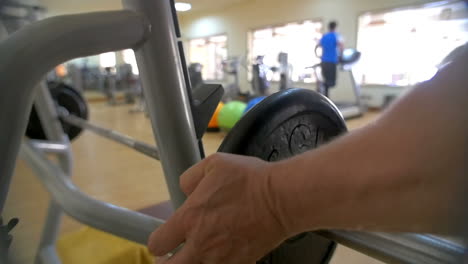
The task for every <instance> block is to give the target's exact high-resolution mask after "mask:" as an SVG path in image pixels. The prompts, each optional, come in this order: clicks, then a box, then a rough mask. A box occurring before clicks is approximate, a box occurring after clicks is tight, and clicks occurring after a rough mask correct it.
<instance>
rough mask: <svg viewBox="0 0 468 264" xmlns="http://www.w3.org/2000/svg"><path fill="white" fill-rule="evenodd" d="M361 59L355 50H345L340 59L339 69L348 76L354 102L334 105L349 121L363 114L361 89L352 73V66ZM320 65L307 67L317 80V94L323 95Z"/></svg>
mask: <svg viewBox="0 0 468 264" xmlns="http://www.w3.org/2000/svg"><path fill="white" fill-rule="evenodd" d="M360 58H361V53H360V52H359V51H357V50H355V49H345V50H344V51H343V53H342V55H341V57H340V62H339V67H340V68H341V70H342V71H343V72H346V73H348V74H349V76H350V79H351V86H352V88H353V97H354V100H353V101H350V102H343V101H336V102H334V103H335V105H336V106H337V107H338V109H340V112H341V114H342V115H343V117H344V118H345V119H351V118H356V117H360V116H362V115H363V113H364V112H365V109H364V106H363V105H362V102H361V87H360V85H359V84H358V83H357V82H356V78H355V76H354V72H353V69H352V68H353V66H354V65H355V64H356V63H357V62H358V61H359V59H360ZM320 65H321V64H320V63H318V64H315V65H314V66H311V67H308V68H310V69H313V72H314V75H315V79H316V80H317V88H316V89H317V92H319V93H323V92H322V91H323V89H324V84H323V77H322V75H321V74H319V72H321V67H320Z"/></svg>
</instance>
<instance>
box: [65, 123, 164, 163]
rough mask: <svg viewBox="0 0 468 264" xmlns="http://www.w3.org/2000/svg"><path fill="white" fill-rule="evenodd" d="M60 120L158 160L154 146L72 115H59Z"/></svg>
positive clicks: (157, 153)
mask: <svg viewBox="0 0 468 264" xmlns="http://www.w3.org/2000/svg"><path fill="white" fill-rule="evenodd" d="M61 119H62V120H63V121H64V122H67V123H69V124H71V125H74V126H77V127H81V128H85V129H88V130H89V131H91V132H94V133H96V134H97V135H100V136H102V137H105V138H108V139H110V140H113V141H115V142H117V143H120V144H123V145H125V146H128V147H130V148H132V149H134V150H136V151H138V152H140V153H142V154H145V155H146V156H149V157H151V158H154V159H157V160H159V152H158V149H157V148H156V147H154V146H151V145H150V144H147V143H145V142H141V141H138V140H136V139H133V138H131V137H129V136H126V135H123V134H121V133H119V132H117V131H114V130H110V129H106V128H102V127H99V126H97V125H94V124H92V123H90V122H88V121H86V120H84V119H81V118H79V117H76V116H73V115H61Z"/></svg>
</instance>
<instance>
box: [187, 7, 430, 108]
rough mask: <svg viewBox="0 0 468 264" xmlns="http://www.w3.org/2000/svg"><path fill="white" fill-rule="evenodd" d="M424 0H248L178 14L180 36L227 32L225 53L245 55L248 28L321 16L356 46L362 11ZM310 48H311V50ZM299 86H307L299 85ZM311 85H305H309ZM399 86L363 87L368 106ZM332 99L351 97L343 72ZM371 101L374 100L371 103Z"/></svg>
mask: <svg viewBox="0 0 468 264" xmlns="http://www.w3.org/2000/svg"><path fill="white" fill-rule="evenodd" d="M427 2H429V1H428V0H426V1H424V0H251V1H249V2H245V3H241V4H238V5H234V6H231V7H229V8H226V9H223V10H218V11H210V12H197V13H186V14H182V15H181V16H180V20H181V27H182V33H183V35H184V38H186V39H191V38H197V37H204V36H210V35H216V34H223V33H226V34H227V35H228V54H229V56H237V55H246V54H247V51H248V50H247V49H248V47H247V45H248V44H247V32H248V31H249V30H251V29H255V28H259V27H263V26H268V25H272V24H281V23H285V22H292V21H299V20H305V19H322V20H323V21H324V22H325V23H328V22H329V21H330V20H337V21H338V23H339V31H340V33H341V34H342V35H343V37H344V39H345V43H346V46H348V47H355V46H356V36H357V22H358V21H357V20H358V16H359V15H360V14H362V13H363V12H366V11H372V10H379V9H387V8H395V7H401V6H408V5H414V4H422V3H427ZM312 48H314V47H311V49H312ZM241 86H242V87H241V88H242V89H243V90H248V89H250V84H249V83H248V81H247V75H246V73H245V72H243V73H242V74H241ZM296 86H297V85H296ZM300 86H303V87H307V86H306V85H304V84H302V85H300ZM312 87H313V86H309V88H312ZM401 90H403V89H398V88H388V87H384V88H382V87H369V88H364V89H363V93H367V94H366V97H367V98H369V97H372V98H375V99H372V100H371V102H370V103H371V105H372V104H374V105H376V104H378V101H379V100H382V97H383V95H384V94H386V93H387V92H389V91H390V92H391V93H395V92H397V93H398V92H399V91H401ZM331 96H332V98H333V99H335V100H351V99H352V90H351V86H350V79H349V77H348V75H347V74H341V75H340V76H339V79H338V85H337V87H336V88H335V89H334V90H333V91H332V95H331ZM373 101H374V102H373Z"/></svg>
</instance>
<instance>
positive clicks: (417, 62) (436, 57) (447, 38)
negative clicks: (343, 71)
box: [356, 1, 468, 86]
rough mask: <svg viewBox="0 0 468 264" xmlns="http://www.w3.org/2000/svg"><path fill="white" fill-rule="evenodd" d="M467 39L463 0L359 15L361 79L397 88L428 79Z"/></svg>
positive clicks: (467, 17)
mask: <svg viewBox="0 0 468 264" xmlns="http://www.w3.org/2000/svg"><path fill="white" fill-rule="evenodd" d="M467 41H468V15H467V10H466V6H465V3H463V2H462V1H444V2H436V3H432V4H428V5H425V6H421V7H418V8H407V9H403V10H393V11H390V12H379V13H366V14H364V15H362V16H360V17H359V29H358V43H357V48H358V50H360V51H361V52H362V58H361V61H360V62H359V63H358V65H356V72H357V73H358V76H360V77H359V79H358V80H359V81H360V82H361V83H362V84H380V85H391V86H408V85H414V84H416V83H419V82H422V81H425V80H428V79H430V78H431V77H433V76H434V74H435V73H436V71H437V66H438V64H439V63H440V62H441V61H442V60H443V59H444V57H445V56H447V55H448V53H450V51H452V50H453V49H455V48H456V47H458V46H461V45H463V44H464V43H466V42H467Z"/></svg>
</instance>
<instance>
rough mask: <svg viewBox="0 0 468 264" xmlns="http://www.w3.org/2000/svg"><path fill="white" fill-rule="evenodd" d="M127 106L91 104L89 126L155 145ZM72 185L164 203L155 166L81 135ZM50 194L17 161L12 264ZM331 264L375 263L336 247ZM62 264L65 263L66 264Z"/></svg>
mask: <svg viewBox="0 0 468 264" xmlns="http://www.w3.org/2000/svg"><path fill="white" fill-rule="evenodd" d="M130 108H131V107H130V106H108V105H107V104H92V105H91V115H90V116H91V118H90V119H91V121H93V122H94V123H96V124H100V125H102V126H104V127H108V128H111V129H114V130H117V131H120V132H122V133H124V134H128V135H130V136H132V137H135V138H137V139H140V140H142V141H145V142H148V143H151V144H154V139H153V135H152V131H151V127H150V122H149V120H148V119H147V118H145V116H144V114H142V113H133V114H131V113H129V110H130ZM377 116H378V114H377V113H369V114H366V115H365V116H364V117H362V118H360V119H355V120H352V121H349V122H348V126H349V128H350V129H354V128H358V127H361V126H363V125H365V124H368V123H369V122H371V121H372V120H374V119H375V118H376V117H377ZM223 136H224V135H223V134H222V133H214V134H207V135H206V136H205V138H204V143H205V148H206V152H207V154H210V153H214V152H215V151H216V149H217V148H218V146H219V145H220V143H221V141H222V139H223ZM73 154H74V164H75V167H74V170H73V172H74V174H73V181H74V182H75V184H76V185H77V186H78V187H79V188H80V189H81V190H82V191H84V192H85V193H87V194H88V195H91V196H92V197H95V198H97V199H99V200H103V201H106V202H110V203H114V204H117V205H119V206H123V207H126V208H130V209H132V210H138V209H141V208H144V207H147V206H150V205H153V204H155V203H158V202H161V201H165V200H168V198H169V195H168V192H167V190H166V187H165V182H164V177H163V173H162V169H161V166H160V164H159V163H158V162H157V161H154V160H152V159H149V158H147V157H145V156H143V155H141V154H139V153H136V152H134V151H132V150H130V149H128V148H126V147H123V146H121V145H119V144H116V143H114V142H111V141H109V140H107V139H103V138H100V137H98V136H96V135H94V134H92V133H90V132H85V133H83V134H82V135H81V136H80V137H79V138H78V139H77V140H75V141H74V142H73ZM48 200H49V195H48V194H47V192H46V191H45V190H44V188H43V187H42V186H41V184H40V183H39V182H38V181H37V179H36V177H35V175H34V174H33V173H32V171H31V170H30V169H29V168H28V167H27V165H26V164H25V162H23V161H22V160H18V162H17V166H16V171H15V176H14V178H13V181H12V185H11V189H10V194H9V196H8V200H7V204H6V208H5V215H4V217H5V218H6V219H9V218H12V217H19V218H20V221H21V222H20V224H19V226H18V227H16V228H15V229H14V232H13V235H14V241H13V245H12V251H11V255H12V256H13V262H14V263H21V264H29V263H32V262H33V258H34V254H35V251H36V249H37V244H38V241H39V237H40V233H41V230H42V226H43V223H44V218H45V213H46V209H47V204H48ZM80 227H81V224H79V223H77V222H76V221H74V220H72V219H70V218H68V217H64V221H63V225H62V227H61V233H62V234H63V233H68V232H72V231H76V230H78V229H79V228H80ZM332 263H334V264H338V263H340V264H341V263H360V264H361V263H364V264H365V263H369V264H370V263H380V262H378V261H376V260H373V259H370V258H368V257H366V256H364V255H361V254H359V253H356V252H354V251H352V250H350V249H347V248H345V247H339V248H338V250H337V252H336V254H335V257H334V258H333V260H332ZM65 264H66V263H65Z"/></svg>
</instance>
